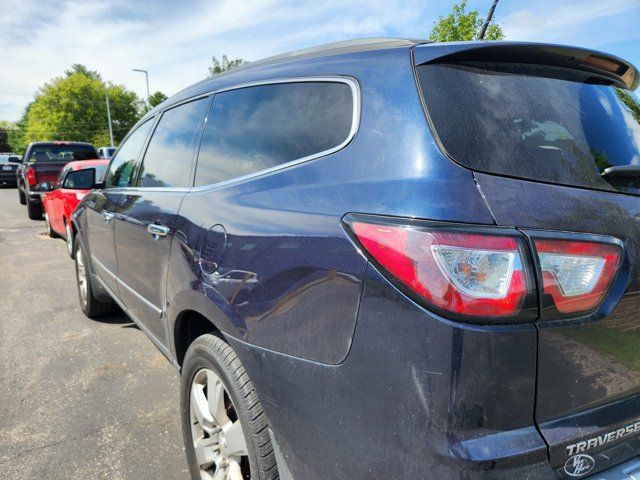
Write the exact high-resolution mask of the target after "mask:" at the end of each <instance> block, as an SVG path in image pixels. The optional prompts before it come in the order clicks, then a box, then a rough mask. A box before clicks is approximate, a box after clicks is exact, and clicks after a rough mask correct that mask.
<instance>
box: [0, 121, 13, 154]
mask: <svg viewBox="0 0 640 480" xmlns="http://www.w3.org/2000/svg"><path fill="white" fill-rule="evenodd" d="M13 128H14V127H13V125H12V124H11V122H7V121H6V120H3V121H0V152H12V151H13V147H12V146H11V144H10V143H9V132H10V131H11V129H13Z"/></svg>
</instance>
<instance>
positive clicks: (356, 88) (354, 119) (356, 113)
mask: <svg viewBox="0 0 640 480" xmlns="http://www.w3.org/2000/svg"><path fill="white" fill-rule="evenodd" d="M316 82H326V83H344V84H346V85H348V86H349V87H350V89H351V98H352V100H353V106H352V109H353V111H352V116H351V129H350V130H349V134H348V135H347V137H346V138H345V140H344V141H343V142H342V143H340V144H339V145H336V146H335V147H333V148H329V149H327V150H323V151H321V152H317V153H314V154H312V155H307V156H306V157H302V158H297V159H295V160H291V161H289V162H286V163H281V164H280V165H276V166H273V167H270V168H265V169H263V170H258V171H257V172H253V173H249V174H247V175H242V176H240V177H234V178H230V179H229V180H224V181H222V182H217V183H210V184H207V185H201V186H198V187H196V186H193V187H192V188H191V189H190V191H192V192H201V191H206V190H214V189H218V188H222V187H225V186H227V185H231V184H234V183H240V182H243V181H245V180H249V179H251V178H254V177H258V176H262V175H267V174H269V173H272V172H276V171H278V170H282V169H285V168H289V167H292V166H295V165H299V164H301V163H304V162H309V161H311V160H315V159H316V158H320V157H325V156H327V155H331V154H333V153H336V152H338V151H340V150H342V149H343V148H345V147H346V146H347V145H348V144H349V143H351V141H352V140H353V138H354V137H355V136H356V133H357V132H358V129H359V128H360V114H361V100H360V84H359V83H358V81H357V80H356V79H355V78H353V77H346V76H337V75H336V76H319V77H314V76H311V77H290V78H279V79H269V80H260V81H256V82H248V83H241V84H239V85H234V86H232V87H226V88H221V89H219V90H216V91H214V92H212V93H214V94H218V93H224V92H229V91H232V90H240V89H242V88H250V87H258V86H265V85H278V84H283V83H316ZM213 101H214V103H215V98H214V100H213ZM207 119H208V116H207ZM197 173H198V163H197V162H196V175H197ZM194 183H195V178H194Z"/></svg>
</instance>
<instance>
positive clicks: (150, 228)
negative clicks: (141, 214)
mask: <svg viewBox="0 0 640 480" xmlns="http://www.w3.org/2000/svg"><path fill="white" fill-rule="evenodd" d="M147 232H149V233H150V234H151V236H152V237H153V239H154V240H158V238H160V237H166V236H167V235H169V227H165V226H164V225H156V224H155V223H151V224H149V225H147Z"/></svg>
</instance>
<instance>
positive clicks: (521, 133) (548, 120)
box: [417, 62, 640, 194]
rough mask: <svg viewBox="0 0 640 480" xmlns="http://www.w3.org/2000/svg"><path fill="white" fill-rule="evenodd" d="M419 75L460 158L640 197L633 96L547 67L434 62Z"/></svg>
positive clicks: (476, 166) (638, 119)
mask: <svg viewBox="0 0 640 480" xmlns="http://www.w3.org/2000/svg"><path fill="white" fill-rule="evenodd" d="M417 71H418V78H419V82H420V86H421V88H422V91H423V95H424V98H425V103H426V106H427V110H428V113H429V116H430V118H431V121H432V124H433V126H434V129H435V131H436V133H437V135H438V137H439V139H440V141H441V142H442V145H443V147H444V149H445V150H446V151H447V153H448V154H449V155H450V156H451V158H453V159H454V160H455V161H457V162H458V163H460V164H462V165H465V166H467V167H469V168H471V169H473V170H477V171H482V172H488V173H496V174H501V175H508V176H514V177H520V178H526V179H531V180H538V181H544V182H551V183H558V184H564V185H572V186H580V187H587V188H597V189H602V190H619V191H624V192H627V193H636V194H637V193H640V182H639V180H638V179H639V178H640V172H639V171H638V170H635V171H634V168H633V167H631V168H629V166H636V169H640V103H639V102H638V98H637V97H636V96H635V95H634V94H633V93H630V92H628V91H625V90H620V89H617V88H615V87H612V86H608V85H605V84H603V83H605V82H603V81H602V80H598V79H596V78H594V77H588V76H587V74H586V73H582V72H578V71H573V70H569V69H566V68H565V69H563V68H556V67H544V66H539V65H523V64H505V63H475V62H474V63H464V64H429V65H422V66H419V67H418V68H417ZM611 167H618V168H613V169H612V168H611ZM621 167H623V168H621ZM624 167H626V168H624ZM607 169H608V170H607ZM605 170H606V172H605Z"/></svg>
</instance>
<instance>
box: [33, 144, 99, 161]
mask: <svg viewBox="0 0 640 480" xmlns="http://www.w3.org/2000/svg"><path fill="white" fill-rule="evenodd" d="M93 158H98V152H96V149H95V148H94V147H92V146H91V145H35V146H34V147H32V149H31V152H30V155H29V159H28V161H29V162H69V161H71V160H90V159H93Z"/></svg>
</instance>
